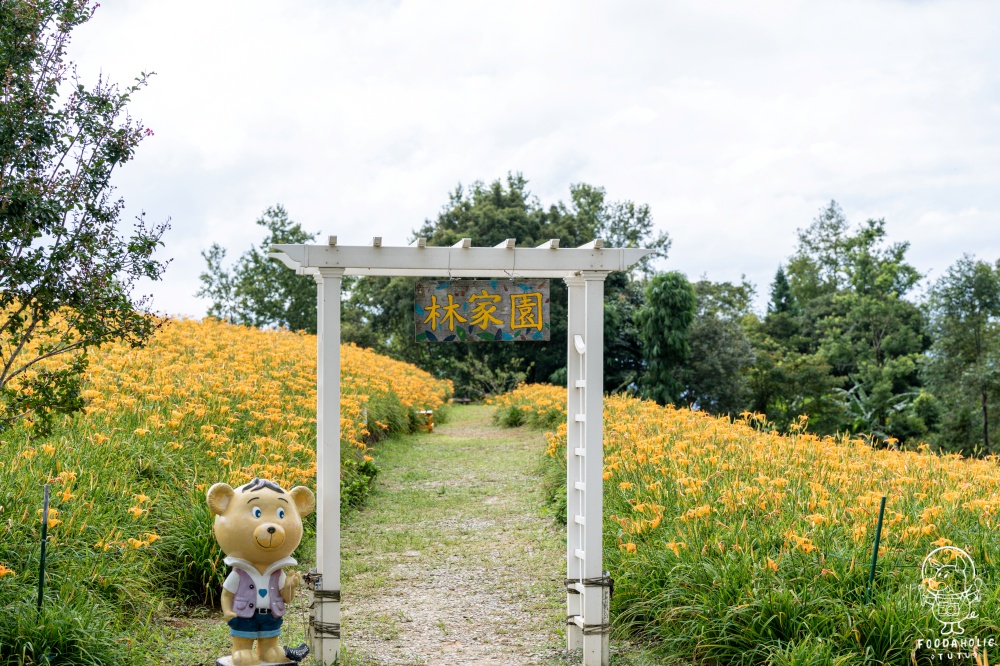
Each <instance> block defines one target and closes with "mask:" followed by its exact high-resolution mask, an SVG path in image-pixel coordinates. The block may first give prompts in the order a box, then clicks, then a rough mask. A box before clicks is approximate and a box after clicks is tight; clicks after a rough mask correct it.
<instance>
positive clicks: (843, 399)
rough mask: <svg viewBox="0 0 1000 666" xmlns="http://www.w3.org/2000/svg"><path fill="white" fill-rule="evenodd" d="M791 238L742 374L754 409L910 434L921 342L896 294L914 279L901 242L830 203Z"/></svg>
mask: <svg viewBox="0 0 1000 666" xmlns="http://www.w3.org/2000/svg"><path fill="white" fill-rule="evenodd" d="M798 235H799V244H798V247H797V249H796V253H795V254H794V255H793V256H792V257H791V258H790V260H789V262H788V264H787V269H781V268H779V270H778V272H777V273H776V275H775V281H774V284H773V286H772V299H771V304H770V306H769V308H768V313H767V315H766V317H765V319H764V322H763V325H762V326H761V328H760V329H759V330H758V331H757V332H756V334H755V336H754V337H755V346H757V347H758V348H759V349H762V350H764V351H763V353H762V354H760V355H759V359H758V363H757V364H756V365H755V367H754V369H753V370H752V371H751V372H752V373H753V374H754V375H755V377H754V379H753V380H752V381H751V385H752V386H753V387H754V390H753V393H754V398H753V401H752V402H753V405H754V408H755V409H758V410H759V409H761V408H762V407H764V406H765V404H766V412H767V413H768V415H769V417H770V416H771V415H772V414H773V415H775V418H777V419H778V420H779V422H782V421H787V419H789V418H794V417H795V416H797V415H796V414H790V413H789V412H788V409H796V408H802V409H805V410H806V412H805V413H808V415H809V416H810V424H811V425H812V426H813V428H814V429H815V430H817V431H818V432H821V433H832V432H836V431H838V430H851V431H854V432H868V433H873V434H876V435H878V436H879V437H880V438H881V439H883V440H888V439H889V438H896V439H904V438H913V437H919V436H920V435H922V434H923V433H925V432H926V423H923V422H922V421H921V418H920V417H919V415H917V414H916V412H915V411H914V400H915V398H916V396H917V395H919V388H920V375H919V372H918V371H919V366H920V363H921V361H922V357H923V356H922V355H923V352H924V351H925V350H926V349H927V346H928V342H929V341H928V339H927V337H926V335H925V334H924V330H923V319H922V316H921V313H920V310H919V308H918V307H917V306H916V305H915V304H914V303H912V302H910V301H908V300H906V298H905V297H906V296H907V294H909V293H910V292H911V291H912V290H913V288H914V287H915V286H916V284H917V282H918V281H919V280H920V277H921V276H920V274H919V273H918V272H917V271H916V270H915V269H914V268H913V267H912V266H910V265H909V264H908V263H907V261H906V252H907V251H908V249H909V245H908V244H907V243H888V242H886V230H885V221H884V220H880V219H879V220H874V219H872V220H868V221H866V222H865V223H864V224H861V225H859V226H857V227H856V228H852V227H851V225H849V224H848V222H847V219H846V218H845V217H844V215H843V212H842V211H841V209H840V207H839V206H838V205H837V203H836V202H834V201H831V202H830V204H829V205H828V206H827V207H826V208H824V209H823V210H821V211H820V214H819V215H818V216H817V217H816V219H815V220H814V221H813V223H812V224H811V225H810V226H809V227H807V228H806V229H802V230H799V234H798ZM824 373H826V374H827V376H826V378H824V377H823V374H824ZM831 391H832V393H831ZM796 405H798V407H795V406H796Z"/></svg>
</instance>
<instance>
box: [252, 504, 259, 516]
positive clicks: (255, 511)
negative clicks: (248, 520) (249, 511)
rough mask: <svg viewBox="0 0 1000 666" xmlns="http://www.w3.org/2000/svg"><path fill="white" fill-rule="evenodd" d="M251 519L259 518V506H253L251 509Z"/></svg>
mask: <svg viewBox="0 0 1000 666" xmlns="http://www.w3.org/2000/svg"><path fill="white" fill-rule="evenodd" d="M253 517H254V518H260V507H259V506H255V507H254V508H253Z"/></svg>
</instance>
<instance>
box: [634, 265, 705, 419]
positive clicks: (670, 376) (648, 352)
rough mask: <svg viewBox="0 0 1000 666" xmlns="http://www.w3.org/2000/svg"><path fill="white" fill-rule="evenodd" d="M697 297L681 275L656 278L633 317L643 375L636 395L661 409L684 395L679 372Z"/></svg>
mask: <svg viewBox="0 0 1000 666" xmlns="http://www.w3.org/2000/svg"><path fill="white" fill-rule="evenodd" d="M697 305H698V297H697V295H696V294H695V291H694V288H693V287H692V286H691V283H690V282H688V279H687V277H685V276H684V274H683V273H678V272H671V273H665V274H663V275H656V276H654V277H653V278H651V279H650V280H649V284H648V285H647V286H646V305H645V306H643V307H642V309H640V310H639V311H638V312H637V313H636V324H637V325H638V328H639V336H640V338H641V340H642V352H643V357H644V359H645V361H646V372H645V373H644V374H643V376H642V378H641V379H640V382H639V387H640V394H641V395H642V396H643V397H645V398H650V399H652V400H655V401H656V402H658V403H660V404H661V405H665V404H668V403H673V404H678V403H679V401H680V398H681V395H682V394H683V392H684V383H683V381H682V378H681V371H682V366H683V363H684V361H686V360H687V358H688V356H689V354H690V349H691V346H690V342H689V340H688V328H689V327H690V326H691V322H692V320H693V319H694V314H695V309H696V308H697Z"/></svg>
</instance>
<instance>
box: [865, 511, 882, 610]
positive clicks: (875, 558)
mask: <svg viewBox="0 0 1000 666" xmlns="http://www.w3.org/2000/svg"><path fill="white" fill-rule="evenodd" d="M884 515H885V496H884V495H883V496H882V501H881V502H880V503H879V506H878V523H877V524H876V525H875V545H874V546H873V547H872V566H871V569H870V570H869V571H868V587H867V588H865V605H866V606H867V605H868V603H869V602H870V601H871V594H872V583H874V582H875V565H876V564H877V563H878V542H879V541H881V540H882V516H884Z"/></svg>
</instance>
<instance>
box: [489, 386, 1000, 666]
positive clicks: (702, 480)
mask: <svg viewBox="0 0 1000 666" xmlns="http://www.w3.org/2000/svg"><path fill="white" fill-rule="evenodd" d="M494 404H495V405H496V407H497V411H496V418H497V420H498V421H499V422H507V423H511V422H514V423H541V424H551V423H558V422H560V421H562V420H563V419H564V418H565V417H564V414H565V411H564V410H565V389H564V388H561V387H552V386H541V385H530V386H522V387H520V388H518V389H517V390H515V391H514V392H512V393H510V394H507V395H506V396H502V397H501V398H499V399H497V400H496V401H495V402H494ZM515 412H516V413H517V414H518V415H516V416H515V415H514V413H515ZM796 430H797V431H796V432H794V433H792V434H791V435H788V436H784V435H780V434H776V433H774V432H771V431H770V430H769V428H768V426H767V424H766V423H764V422H763V420H762V418H761V417H760V416H758V415H754V414H744V415H743V418H741V419H739V420H737V421H735V422H733V421H731V420H729V419H725V418H714V417H711V416H708V415H706V414H704V413H702V412H697V411H692V410H689V409H675V408H673V407H669V406H668V407H660V406H658V405H656V404H655V403H652V402H649V401H643V400H638V399H635V398H631V397H626V396H615V397H609V398H607V399H606V400H605V430H604V432H605V444H604V445H605V457H604V479H605V483H604V507H605V520H604V550H605V567H606V568H608V569H609V570H610V571H611V575H612V577H613V578H614V581H615V588H614V598H613V600H612V621H613V625H614V626H615V628H616V631H618V632H619V634H620V635H627V636H630V637H632V638H634V639H639V640H643V641H650V642H653V643H655V644H657V645H658V646H659V648H658V649H659V652H660V653H662V655H663V656H664V660H665V662H666V661H667V660H668V659H669V660H672V659H676V660H679V661H678V663H691V662H692V661H694V663H708V664H727V665H728V664H813V663H815V664H833V663H838V664H839V663H843V664H861V663H872V664H876V663H887V664H912V663H921V664H922V663H941V658H940V657H939V654H941V655H943V659H944V661H945V663H947V654H948V653H949V652H951V653H953V654H955V655H957V654H958V653H959V652H973V650H972V649H971V648H968V647H966V648H964V649H963V648H961V647H959V649H953V648H950V647H949V648H941V649H934V648H930V649H927V648H925V647H923V646H924V645H925V643H918V641H919V640H920V639H924V640H928V639H930V640H933V639H939V640H940V639H941V638H942V630H943V625H942V624H941V622H939V621H938V619H936V618H935V616H934V614H933V612H932V608H931V607H930V606H929V605H927V604H924V603H922V599H924V598H925V597H926V596H927V590H928V588H929V589H934V588H935V587H939V586H940V585H942V582H941V581H938V580H935V579H934V578H932V577H928V578H922V575H921V564H922V562H923V560H924V558H925V557H926V556H927V554H928V553H929V552H930V551H932V550H934V549H935V548H937V547H940V546H948V545H954V546H957V547H959V548H962V549H963V550H965V551H966V552H967V553H969V555H970V556H971V557H972V559H973V561H974V562H975V564H976V566H977V574H978V576H979V577H980V578H981V579H982V581H983V584H982V588H981V595H982V599H981V601H978V602H975V605H974V606H970V608H969V610H970V611H975V612H976V613H977V614H978V616H979V617H978V618H972V619H968V620H965V621H964V622H963V623H962V625H961V628H962V629H963V630H964V632H965V633H964V634H962V635H958V636H955V637H954V639H955V640H959V641H960V640H961V639H963V638H965V639H966V641H967V642H966V646H968V645H969V642H968V641H969V640H971V639H976V638H978V639H979V640H980V642H981V643H982V644H984V645H986V646H987V653H988V654H987V655H985V656H986V657H988V658H989V659H991V662H990V663H995V662H996V661H1000V659H996V657H995V656H994V655H993V652H992V651H991V650H990V649H989V646H988V644H989V643H990V639H992V642H993V643H994V644H996V645H997V647H996V648H994V649H995V650H996V652H997V653H1000V627H998V626H997V623H996V619H997V618H998V617H1000V615H998V612H1000V603H998V602H1000V599H998V596H1000V594H998V590H997V584H998V583H1000V576H997V575H996V573H995V570H994V569H993V568H994V567H996V566H997V565H998V561H1000V541H998V540H997V536H996V535H997V523H998V515H997V514H998V510H1000V468H998V466H997V461H996V460H994V459H989V460H963V459H960V458H958V457H957V456H939V455H935V454H933V453H931V452H929V451H927V450H926V447H922V449H923V450H921V451H917V452H900V451H892V450H879V449H874V448H872V447H871V446H870V445H869V444H868V443H867V442H866V441H863V440H860V439H849V438H838V439H834V438H819V437H816V436H815V435H813V434H811V433H809V432H808V424H807V423H806V422H805V421H804V420H803V421H801V422H800V423H799V426H798V428H797V429H796ZM565 436H566V429H565V425H562V426H561V427H558V428H556V429H555V430H554V431H553V432H551V433H550V434H549V435H548V442H549V448H548V456H549V460H550V461H551V462H550V465H549V466H550V474H549V477H550V484H549V486H550V488H551V498H552V502H553V504H554V505H556V506H557V507H559V505H560V504H561V507H559V508H560V509H561V511H562V512H563V515H565V514H564V512H565V486H564V485H560V484H559V481H560V480H561V482H562V484H564V483H565V480H564V479H565V476H564V475H565V456H566V439H565ZM883 495H884V496H886V497H887V504H886V510H885V516H884V525H883V530H882V537H881V545H880V548H879V557H878V565H877V573H876V579H875V584H874V586H873V588H872V590H871V598H870V600H869V601H868V603H866V598H865V597H866V585H867V581H868V576H869V567H870V562H871V555H872V546H873V540H874V536H875V528H876V522H877V514H878V507H879V502H880V498H881V497H882V496H883ZM932 645H933V644H932ZM978 658H979V660H980V661H979V663H985V662H984V661H983V660H984V655H983V654H982V649H980V651H979V654H978ZM974 659H975V657H971V658H970V659H969V661H968V663H976V661H974Z"/></svg>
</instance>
